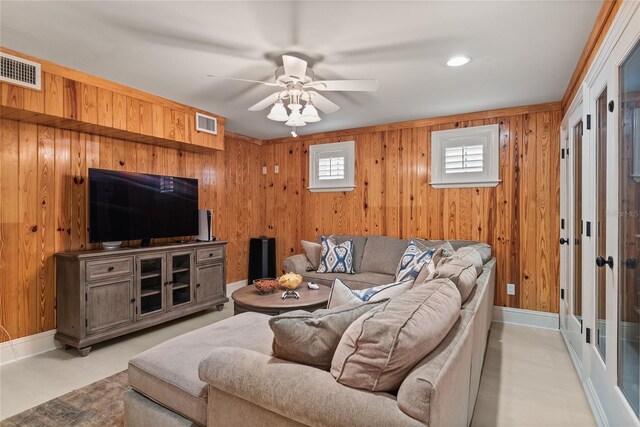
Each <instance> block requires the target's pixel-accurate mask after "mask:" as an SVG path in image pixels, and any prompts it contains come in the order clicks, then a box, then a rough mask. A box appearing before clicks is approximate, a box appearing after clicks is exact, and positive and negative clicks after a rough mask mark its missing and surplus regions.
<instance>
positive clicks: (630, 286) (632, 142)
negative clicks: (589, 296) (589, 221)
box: [616, 44, 640, 415]
mask: <svg viewBox="0 0 640 427" xmlns="http://www.w3.org/2000/svg"><path fill="white" fill-rule="evenodd" d="M619 73H620V74H619V82H620V83H619V84H620V104H621V105H620V107H621V108H620V116H619V122H620V127H619V132H618V138H619V140H620V143H619V153H618V159H619V160H618V162H619V164H618V180H619V181H618V190H619V191H618V196H617V197H618V212H617V216H618V254H619V257H620V261H619V262H620V264H619V266H620V267H619V275H618V385H619V387H620V390H621V391H622V393H623V394H624V396H625V397H626V399H627V400H628V402H629V404H630V405H631V406H632V408H633V409H634V411H635V413H636V415H637V414H638V413H639V411H640V393H639V390H638V389H639V387H640V384H639V383H640V372H639V371H640V322H639V317H640V274H639V272H640V266H639V265H638V255H639V254H638V245H639V244H640V44H637V45H636V46H635V48H634V49H633V50H632V52H631V54H630V55H629V56H628V57H627V59H626V60H625V61H624V62H623V64H622V66H621V67H620V71H619ZM616 261H617V260H616Z"/></svg>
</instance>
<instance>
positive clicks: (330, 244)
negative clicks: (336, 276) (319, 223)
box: [318, 236, 355, 274]
mask: <svg viewBox="0 0 640 427" xmlns="http://www.w3.org/2000/svg"><path fill="white" fill-rule="evenodd" d="M320 245H321V246H322V258H321V260H320V265H319V266H318V273H349V274H354V273H355V271H354V270H353V241H351V240H347V241H346V242H344V243H340V244H336V243H335V242H334V241H332V240H331V239H330V238H328V237H325V236H322V241H321V242H320Z"/></svg>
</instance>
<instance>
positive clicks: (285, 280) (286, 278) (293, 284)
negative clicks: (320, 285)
mask: <svg viewBox="0 0 640 427" xmlns="http://www.w3.org/2000/svg"><path fill="white" fill-rule="evenodd" d="M278 282H280V286H282V287H283V288H285V289H287V290H290V291H293V290H294V289H296V288H297V287H298V286H300V283H302V276H301V275H299V274H296V273H287V274H283V275H282V276H280V278H279V279H278Z"/></svg>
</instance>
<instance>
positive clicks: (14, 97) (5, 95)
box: [0, 82, 24, 108]
mask: <svg viewBox="0 0 640 427" xmlns="http://www.w3.org/2000/svg"><path fill="white" fill-rule="evenodd" d="M0 85H2V105H3V106H5V107H14V108H23V106H24V103H23V98H22V88H21V87H20V86H15V85H10V84H8V83H5V82H2V83H0Z"/></svg>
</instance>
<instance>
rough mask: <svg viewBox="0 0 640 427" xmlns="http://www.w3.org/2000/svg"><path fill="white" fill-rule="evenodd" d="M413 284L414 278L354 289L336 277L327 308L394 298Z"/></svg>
mask: <svg viewBox="0 0 640 427" xmlns="http://www.w3.org/2000/svg"><path fill="white" fill-rule="evenodd" d="M412 284H413V280H406V281H404V282H393V283H389V284H387V285H378V286H374V287H372V288H367V289H359V290H356V291H354V290H351V288H349V287H348V286H347V285H345V284H344V282H342V280H340V279H337V278H336V279H335V280H334V281H333V286H331V293H330V294H329V302H328V303H327V308H335V307H340V306H342V305H346V304H353V303H361V302H363V301H382V300H384V299H387V298H393V297H395V296H398V295H402V294H403V293H405V292H406V291H408V290H409V289H410V288H411V285H412Z"/></svg>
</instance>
